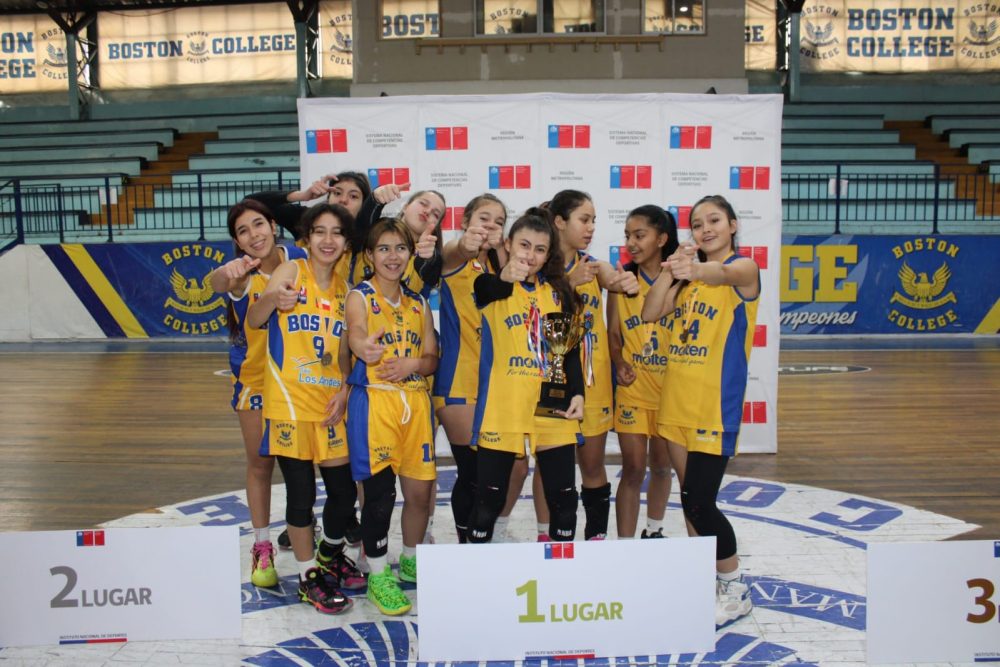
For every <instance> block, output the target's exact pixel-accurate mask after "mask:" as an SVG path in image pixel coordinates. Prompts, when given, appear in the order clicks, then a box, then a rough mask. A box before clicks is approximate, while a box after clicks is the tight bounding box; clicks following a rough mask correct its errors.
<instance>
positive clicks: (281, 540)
mask: <svg viewBox="0 0 1000 667" xmlns="http://www.w3.org/2000/svg"><path fill="white" fill-rule="evenodd" d="M313 532H314V533H315V534H316V537H315V539H316V544H319V542H320V540H322V539H323V529H322V528H320V526H319V524H318V523H316V517H313ZM278 547H279V548H280V549H281V550H282V551H288V550H289V549H291V548H292V539H291V538H290V537H288V529H287V528H285V529H284V530H283V531H281V535H278Z"/></svg>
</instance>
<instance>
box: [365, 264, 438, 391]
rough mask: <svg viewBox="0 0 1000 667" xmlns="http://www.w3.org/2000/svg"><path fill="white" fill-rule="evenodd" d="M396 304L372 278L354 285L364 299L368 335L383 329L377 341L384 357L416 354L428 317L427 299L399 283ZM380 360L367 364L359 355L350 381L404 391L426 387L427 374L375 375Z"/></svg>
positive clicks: (420, 346)
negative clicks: (400, 378)
mask: <svg viewBox="0 0 1000 667" xmlns="http://www.w3.org/2000/svg"><path fill="white" fill-rule="evenodd" d="M400 287H401V291H400V297H399V303H398V304H395V305H394V304H392V303H390V302H389V300H388V299H387V298H386V297H385V295H384V294H382V293H381V292H379V291H378V288H377V287H376V282H375V281H374V280H371V281H368V280H366V281H364V282H362V283H361V284H359V285H357V286H355V287H354V289H353V290H351V291H353V292H358V293H359V294H361V296H363V297H364V299H365V310H366V312H367V313H368V335H372V334H374V333H376V332H378V330H379V329H385V334H383V336H382V338H381V339H380V342H381V343H382V345H383V346H384V347H385V353H384V355H383V358H388V357H390V356H395V357H414V358H416V357H419V356H420V355H421V354H423V337H424V325H425V323H426V321H427V318H428V317H431V313H430V308H428V307H427V302H426V301H424V299H423V297H421V296H420V295H419V294H417V293H415V292H412V291H410V290H409V289H407V288H406V287H405V286H400ZM378 366H379V364H373V365H371V366H369V365H368V364H366V363H365V362H364V361H362V360H360V359H358V360H356V361H355V363H354V368H353V369H352V370H351V375H350V377H348V379H347V381H348V383H349V384H353V385H361V386H368V385H373V384H378V385H390V384H391V385H393V386H398V387H400V388H401V389H405V390H407V391H427V390H428V385H427V378H425V377H424V376H423V375H419V374H417V373H414V374H413V375H410V376H409V377H407V378H406V379H405V380H403V381H402V382H398V383H390V382H387V381H385V380H382V379H381V378H379V377H378Z"/></svg>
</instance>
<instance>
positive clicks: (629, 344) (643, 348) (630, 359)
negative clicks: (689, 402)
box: [615, 269, 670, 410]
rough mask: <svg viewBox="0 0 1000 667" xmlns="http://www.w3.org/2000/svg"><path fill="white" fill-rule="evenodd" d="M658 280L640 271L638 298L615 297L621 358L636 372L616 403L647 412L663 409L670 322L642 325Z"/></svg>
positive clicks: (662, 320) (620, 389)
mask: <svg viewBox="0 0 1000 667" xmlns="http://www.w3.org/2000/svg"><path fill="white" fill-rule="evenodd" d="M654 280H655V278H650V277H649V276H647V275H646V274H645V273H643V272H642V269H640V270H639V294H638V295H637V296H633V297H629V296H625V295H624V294H616V295H615V298H616V299H617V303H618V326H619V327H620V330H621V332H622V357H623V358H624V359H625V361H626V362H627V363H628V364H630V365H631V366H632V369H633V370H635V376H636V377H635V382H633V383H632V384H630V385H618V388H617V389H616V394H615V400H616V401H617V402H618V403H620V404H622V405H633V406H636V407H639V408H643V409H645V410H656V409H657V408H658V407H659V405H660V390H661V389H662V387H663V376H664V372H665V371H666V369H667V342H668V341H669V332H668V331H667V322H668V321H669V319H670V318H668V317H667V316H664V317H661V318H660V319H659V320H658V321H656V322H643V321H642V304H643V303H644V302H645V301H646V295H647V294H649V288H650V287H651V286H652V284H653V282H654Z"/></svg>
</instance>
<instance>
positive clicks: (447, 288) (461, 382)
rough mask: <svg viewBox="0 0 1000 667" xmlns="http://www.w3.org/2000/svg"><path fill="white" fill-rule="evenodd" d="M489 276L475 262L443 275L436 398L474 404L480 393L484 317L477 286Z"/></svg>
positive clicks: (469, 262) (435, 381)
mask: <svg viewBox="0 0 1000 667" xmlns="http://www.w3.org/2000/svg"><path fill="white" fill-rule="evenodd" d="M484 273H486V269H485V268H484V267H483V265H482V263H481V262H480V261H479V260H478V259H473V260H470V261H468V262H466V263H465V264H463V265H462V266H460V267H459V268H457V269H455V270H454V271H452V272H451V273H448V274H446V275H443V276H441V311H440V315H439V317H440V319H439V322H440V328H441V344H440V348H441V361H440V363H439V364H438V369H437V373H436V374H435V375H434V395H435V396H443V397H445V398H448V399H450V400H451V401H453V402H458V403H475V401H476V394H477V393H478V392H479V338H480V328H481V324H482V319H483V318H482V315H481V314H480V312H479V309H478V308H477V307H476V298H475V294H474V287H473V286H474V284H475V282H476V278H477V277H478V276H481V275H482V274H484Z"/></svg>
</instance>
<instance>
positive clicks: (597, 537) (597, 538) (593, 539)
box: [587, 533, 608, 542]
mask: <svg viewBox="0 0 1000 667" xmlns="http://www.w3.org/2000/svg"><path fill="white" fill-rule="evenodd" d="M606 539H608V534H607V533H598V534H597V535H594V536H593V537H588V538H587V541H588V542H603V541H604V540H606Z"/></svg>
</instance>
